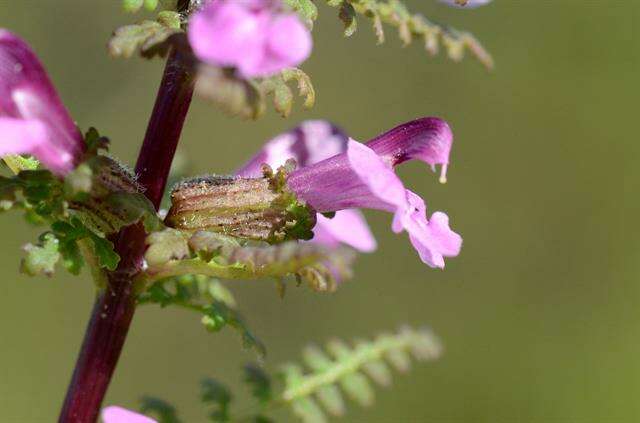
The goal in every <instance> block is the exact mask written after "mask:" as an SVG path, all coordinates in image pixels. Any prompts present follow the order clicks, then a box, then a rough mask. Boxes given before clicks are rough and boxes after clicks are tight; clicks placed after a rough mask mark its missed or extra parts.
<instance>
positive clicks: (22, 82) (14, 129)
mask: <svg viewBox="0 0 640 423" xmlns="http://www.w3.org/2000/svg"><path fill="white" fill-rule="evenodd" d="M0 133H2V140H1V141H0V156H4V155H7V154H31V155H34V156H36V157H37V158H38V159H39V160H40V161H41V162H42V163H43V164H44V165H45V166H47V167H48V168H49V169H50V170H51V171H53V172H55V173H56V174H58V175H64V174H65V173H67V172H69V171H71V170H72V169H73V168H74V167H75V165H77V163H78V161H79V160H80V158H81V157H82V154H83V152H84V142H83V140H82V134H81V133H80V132H79V130H78V129H77V127H76V126H75V124H74V122H73V120H72V119H71V116H70V115H69V113H68V112H67V110H66V109H65V107H64V106H63V104H62V102H61V101H60V98H59V96H58V94H57V92H56V90H55V88H54V87H53V84H52V83H51V81H50V80H49V77H48V76H47V73H46V71H45V70H44V68H43V66H42V64H41V63H40V61H39V60H38V58H37V56H36V55H35V53H34V52H33V51H32V50H31V49H30V48H29V46H28V45H27V43H26V42H24V41H23V40H22V39H21V38H19V37H18V36H16V35H14V34H12V33H11V32H9V31H6V30H3V29H0Z"/></svg>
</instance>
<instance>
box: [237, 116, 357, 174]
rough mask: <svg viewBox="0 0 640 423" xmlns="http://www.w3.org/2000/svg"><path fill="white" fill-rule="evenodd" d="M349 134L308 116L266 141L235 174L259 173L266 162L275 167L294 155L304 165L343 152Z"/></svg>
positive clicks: (300, 165)
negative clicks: (293, 126)
mask: <svg viewBox="0 0 640 423" xmlns="http://www.w3.org/2000/svg"><path fill="white" fill-rule="evenodd" d="M347 139H348V138H347V136H346V135H345V134H344V133H343V132H342V130H340V129H339V128H338V127H337V126H335V125H333V124H331V123H330V122H328V121H324V120H308V121H304V122H302V123H301V124H300V125H299V126H297V127H296V128H294V129H292V130H291V131H289V132H285V133H284V134H280V135H278V136H277V137H275V138H272V139H271V140H269V141H267V142H266V143H265V145H264V147H262V149H261V150H260V151H259V152H258V154H256V155H255V156H254V157H252V158H251V160H249V161H248V162H247V163H246V164H245V165H244V166H242V167H241V168H240V169H238V171H236V175H238V176H243V177H257V176H260V175H261V174H262V170H261V166H262V164H263V163H266V164H268V165H269V166H271V167H272V168H274V169H275V168H277V167H279V166H282V165H283V164H284V163H285V162H286V161H287V160H288V159H294V160H295V161H296V163H297V164H298V167H305V166H309V165H312V164H314V163H318V162H320V161H322V160H325V159H328V158H330V157H332V156H335V155H338V154H340V153H343V152H345V151H346V149H347Z"/></svg>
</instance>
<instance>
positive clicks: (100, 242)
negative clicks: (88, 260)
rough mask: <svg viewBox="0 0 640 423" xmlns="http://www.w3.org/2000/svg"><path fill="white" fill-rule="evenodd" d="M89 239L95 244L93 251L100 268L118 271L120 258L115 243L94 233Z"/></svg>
mask: <svg viewBox="0 0 640 423" xmlns="http://www.w3.org/2000/svg"><path fill="white" fill-rule="evenodd" d="M89 238H90V239H91V242H92V243H93V251H94V252H95V254H96V257H97V259H98V264H99V265H100V267H104V268H105V269H107V270H111V271H113V270H116V267H118V263H120V256H119V255H118V253H116V252H115V251H114V246H113V243H112V242H111V241H109V240H108V239H106V238H101V237H99V236H98V235H95V234H93V233H91V236H90V237H89Z"/></svg>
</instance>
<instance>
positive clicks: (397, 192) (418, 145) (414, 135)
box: [287, 118, 462, 268]
mask: <svg viewBox="0 0 640 423" xmlns="http://www.w3.org/2000/svg"><path fill="white" fill-rule="evenodd" d="M452 140H453V137H452V134H451V130H450V129H449V127H448V125H447V124H446V122H444V121H442V120H441V119H438V118H423V119H418V120H415V121H413V122H408V123H406V124H403V125H400V126H398V127H396V128H394V129H392V130H391V131H388V132H386V133H385V134H382V135H380V136H378V137H376V138H374V139H373V140H371V141H370V142H368V143H367V144H366V145H365V144H360V143H358V142H356V141H354V140H349V141H348V147H347V151H346V152H344V153H341V154H338V155H335V156H333V157H331V158H328V159H326V160H323V161H321V162H319V163H316V164H313V165H311V166H307V167H302V168H300V169H297V170H295V171H294V172H292V173H291V174H290V175H289V178H288V180H287V185H288V186H289V188H290V189H291V190H292V191H293V192H295V193H296V195H297V196H298V198H300V199H302V200H304V201H306V202H307V203H308V204H309V205H311V206H312V207H313V208H314V209H315V210H317V211H318V212H320V213H324V212H333V211H339V210H344V209H353V208H370V209H377V210H383V211H388V212H391V213H393V214H394V218H393V224H392V229H393V230H394V231H395V232H400V231H402V230H405V231H407V233H408V234H409V238H410V240H411V243H412V245H413V247H414V248H415V249H416V251H417V252H418V254H419V255H420V258H421V259H422V261H423V262H424V263H426V264H428V265H429V266H431V267H439V268H443V267H444V257H453V256H456V255H458V253H459V252H460V247H461V246H462V238H461V237H460V236H459V235H458V234H456V233H455V232H453V231H452V230H451V229H450V228H449V219H448V217H447V216H446V215H445V214H444V213H442V212H436V213H434V214H433V215H432V216H431V218H430V219H427V215H426V206H425V204H424V201H423V200H422V199H421V198H420V197H419V196H417V195H416V194H415V193H413V192H411V191H409V190H407V189H406V188H405V187H404V185H403V184H402V181H401V180H400V178H398V176H397V175H396V174H395V173H394V172H393V166H395V165H397V164H400V163H402V162H404V161H406V160H410V159H418V160H421V161H424V162H425V163H427V164H429V165H431V166H432V167H434V166H435V165H437V164H440V165H442V166H443V169H442V176H444V172H445V171H446V165H447V164H448V161H449V157H448V156H449V151H450V149H451V143H452Z"/></svg>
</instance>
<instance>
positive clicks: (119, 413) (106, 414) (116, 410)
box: [101, 405, 157, 423]
mask: <svg viewBox="0 0 640 423" xmlns="http://www.w3.org/2000/svg"><path fill="white" fill-rule="evenodd" d="M101 417H102V421H103V422H104V423H157V422H156V421H155V420H154V419H152V418H151V417H147V416H145V415H143V414H138V413H135V412H133V411H130V410H127V409H126V408H122V407H117V406H113V405H112V406H109V407H105V408H104V409H103V410H102V414H101Z"/></svg>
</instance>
